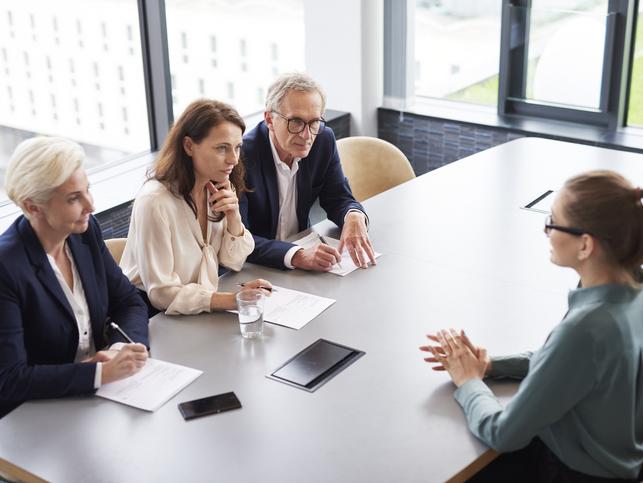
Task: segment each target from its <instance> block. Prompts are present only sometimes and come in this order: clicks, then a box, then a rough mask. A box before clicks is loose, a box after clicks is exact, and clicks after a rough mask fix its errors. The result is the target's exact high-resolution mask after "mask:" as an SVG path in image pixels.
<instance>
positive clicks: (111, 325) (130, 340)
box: [109, 322, 136, 344]
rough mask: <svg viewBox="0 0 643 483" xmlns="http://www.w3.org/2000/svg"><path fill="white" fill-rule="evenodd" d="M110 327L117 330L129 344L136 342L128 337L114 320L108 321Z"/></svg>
mask: <svg viewBox="0 0 643 483" xmlns="http://www.w3.org/2000/svg"><path fill="white" fill-rule="evenodd" d="M109 325H110V327H111V328H112V329H114V330H116V331H118V333H119V334H121V335H122V336H123V337H125V339H126V340H127V341H128V342H129V343H130V344H136V342H134V341H133V340H132V339H130V336H129V335H127V334H126V333H125V332H124V331H123V329H121V328H120V327H119V326H118V324H117V323H116V322H110V323H109Z"/></svg>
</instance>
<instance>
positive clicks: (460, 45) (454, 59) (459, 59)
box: [414, 0, 501, 105]
mask: <svg viewBox="0 0 643 483" xmlns="http://www.w3.org/2000/svg"><path fill="white" fill-rule="evenodd" d="M500 14H501V2H500V1H499V0H450V1H442V0H416V5H415V25H414V32H415V95H416V96H419V97H433V98H440V99H448V100H454V101H465V102H473V103H477V104H488V105H495V104H496V103H497V100H498V63H499V58H500V20H501V15H500Z"/></svg>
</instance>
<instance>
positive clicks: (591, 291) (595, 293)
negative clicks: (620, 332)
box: [568, 283, 640, 308]
mask: <svg viewBox="0 0 643 483" xmlns="http://www.w3.org/2000/svg"><path fill="white" fill-rule="evenodd" d="M639 293H640V289H636V288H634V287H630V286H629V285H620V284H616V283H610V284H606V285H597V286H595V287H588V288H578V289H575V290H570V291H569V296H568V303H569V307H570V308H572V307H582V306H584V305H588V304H593V303H605V302H608V303H617V304H618V303H624V302H630V301H631V300H632V299H633V298H634V297H636V296H638V295H639Z"/></svg>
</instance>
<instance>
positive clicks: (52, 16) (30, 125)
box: [0, 0, 149, 196]
mask: <svg viewBox="0 0 643 483" xmlns="http://www.w3.org/2000/svg"><path fill="white" fill-rule="evenodd" d="M3 10H4V11H5V13H4V15H3V16H2V17H0V51H1V52H2V56H1V57H2V61H1V62H0V63H1V64H2V65H3V66H4V67H6V69H5V73H6V75H4V76H2V77H0V89H1V92H2V95H0V196H2V195H3V188H2V185H3V184H4V181H3V174H4V170H5V168H6V164H7V162H8V160H9V158H10V156H11V154H12V152H13V150H14V148H15V147H16V145H17V144H19V143H20V142H21V141H22V140H24V139H27V138H29V137H32V136H34V135H36V134H44V135H54V136H63V137H68V138H70V139H73V140H75V141H77V142H79V143H80V144H81V145H82V146H83V147H84V149H85V152H86V154H87V160H86V167H88V168H90V169H91V168H95V167H99V166H101V165H104V164H105V163H109V162H112V161H115V160H118V159H121V158H123V157H125V156H126V155H129V154H132V153H137V152H141V151H146V150H148V149H149V128H148V119H147V107H146V104H145V99H146V97H145V86H144V77H143V64H142V58H141V57H140V56H139V57H138V58H137V57H131V56H128V55H126V54H127V38H126V37H125V36H123V38H118V37H114V38H111V39H110V40H109V44H110V49H109V51H107V50H106V49H104V48H103V43H105V37H106V33H107V32H108V31H114V32H116V31H120V32H125V29H126V22H131V21H132V20H131V19H132V18H137V17H138V9H137V2H136V0H58V1H56V2H51V1H49V0H21V1H20V2H6V3H4V4H3ZM34 25H35V26H36V27H37V28H38V30H37V32H38V35H37V36H36V37H35V38H34V36H33V35H32V26H34ZM134 25H135V26H134V27H133V28H134V29H135V34H134V35H136V36H138V22H136V23H135V24H134ZM8 27H9V28H8ZM12 27H15V36H12V35H10V34H9V30H10V28H12ZM116 72H119V73H120V74H121V79H122V82H120V81H118V78H117V76H116V75H114V73H116ZM102 76H104V77H102ZM99 79H100V81H101V82H102V84H103V86H104V88H103V89H102V90H101V91H100V94H98V93H97V91H96V89H97V87H96V86H98V85H99V84H98V80H99ZM121 85H127V95H123V94H122V93H121V91H120V90H119V88H120V87H121ZM5 94H7V95H5ZM97 96H98V97H97ZM122 105H127V106H129V107H130V109H131V110H130V116H129V117H130V119H129V123H128V125H129V127H130V132H129V133H127V134H125V133H124V131H123V129H122V112H121V108H120V106H122Z"/></svg>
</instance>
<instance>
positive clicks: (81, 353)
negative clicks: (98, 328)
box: [47, 243, 102, 389]
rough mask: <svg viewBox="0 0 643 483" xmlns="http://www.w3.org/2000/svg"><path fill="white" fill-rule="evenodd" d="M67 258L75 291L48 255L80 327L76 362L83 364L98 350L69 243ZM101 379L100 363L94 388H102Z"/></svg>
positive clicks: (95, 376)
mask: <svg viewBox="0 0 643 483" xmlns="http://www.w3.org/2000/svg"><path fill="white" fill-rule="evenodd" d="M65 256H66V257H67V259H68V260H69V263H70V264H71V273H72V280H73V282H72V283H73V289H72V288H70V287H69V285H67V281H66V280H65V277H64V276H63V274H62V272H61V271H60V269H59V268H58V265H56V260H54V257H52V256H51V255H49V254H48V253H47V259H48V260H49V264H50V265H51V268H52V269H53V271H54V273H55V274H56V278H57V279H58V283H60V288H62V291H63V293H64V294H65V298H66V299H67V302H69V305H70V306H71V309H72V311H73V312H74V317H75V318H76V324H77V325H78V348H77V349H76V356H75V357H74V362H82V361H83V360H85V359H88V358H90V357H93V356H94V355H95V354H96V348H95V346H94V337H93V334H92V324H91V320H90V318H89V307H88V306H87V298H86V297H85V290H84V289H83V282H82V280H81V279H80V275H79V274H78V270H77V269H76V263H75V262H74V257H73V256H72V255H71V251H70V250H69V246H68V245H67V243H65ZM101 379H102V364H101V363H100V362H99V363H98V364H96V373H95V375H94V388H96V389H97V388H99V387H100V385H101Z"/></svg>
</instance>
